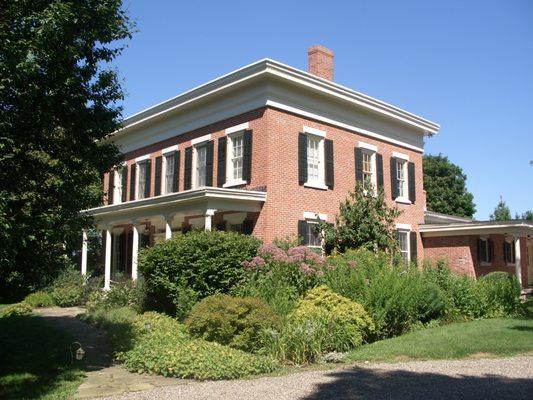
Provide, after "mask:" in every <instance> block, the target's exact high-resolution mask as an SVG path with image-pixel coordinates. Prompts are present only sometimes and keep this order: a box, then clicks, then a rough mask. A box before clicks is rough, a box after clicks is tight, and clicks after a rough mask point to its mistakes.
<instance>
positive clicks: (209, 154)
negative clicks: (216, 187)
mask: <svg viewBox="0 0 533 400" xmlns="http://www.w3.org/2000/svg"><path fill="white" fill-rule="evenodd" d="M206 147H207V148H206V150H205V158H206V160H205V186H213V141H212V140H210V141H209V142H207V145H206Z"/></svg>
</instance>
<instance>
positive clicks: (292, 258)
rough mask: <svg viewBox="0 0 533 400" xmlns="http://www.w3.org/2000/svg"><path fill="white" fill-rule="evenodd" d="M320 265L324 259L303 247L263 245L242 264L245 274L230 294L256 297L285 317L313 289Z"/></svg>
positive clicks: (316, 281) (319, 273) (318, 275)
mask: <svg viewBox="0 0 533 400" xmlns="http://www.w3.org/2000/svg"><path fill="white" fill-rule="evenodd" d="M323 264H324V259H323V258H322V257H321V256H319V255H318V254H316V253H315V252H313V251H312V250H310V249H309V248H307V247H306V246H296V247H290V248H287V250H284V249H283V248H280V247H278V246H276V245H275V244H266V245H263V246H261V247H260V248H259V251H258V255H257V256H256V257H254V258H253V259H252V260H251V261H244V262H243V265H244V267H245V268H246V275H245V278H244V280H243V282H242V283H241V284H240V285H239V286H238V287H236V288H235V289H234V290H233V293H234V294H236V295H238V296H251V297H257V298H259V299H261V300H263V301H264V302H265V303H267V304H268V305H269V306H270V307H271V308H272V309H273V310H274V311H275V312H276V313H277V314H278V315H280V316H282V317H285V316H286V315H288V314H289V312H290V311H291V310H292V309H293V307H294V304H295V302H296V300H297V299H298V298H299V297H300V296H302V295H304V294H305V292H307V290H309V289H310V288H312V287H314V286H316V284H317V283H318V279H319V277H320V275H321V274H322V266H323Z"/></svg>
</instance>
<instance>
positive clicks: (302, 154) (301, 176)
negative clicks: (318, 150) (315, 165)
mask: <svg viewBox="0 0 533 400" xmlns="http://www.w3.org/2000/svg"><path fill="white" fill-rule="evenodd" d="M298 182H299V183H300V185H303V184H304V183H305V182H307V135H306V134H305V133H299V134H298Z"/></svg>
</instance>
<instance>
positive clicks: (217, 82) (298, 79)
mask: <svg viewBox="0 0 533 400" xmlns="http://www.w3.org/2000/svg"><path fill="white" fill-rule="evenodd" d="M264 74H270V75H277V76H278V77H281V78H283V79H286V80H290V81H292V82H294V83H296V84H298V85H300V86H306V87H308V88H311V89H314V90H316V91H319V92H322V93H324V94H328V95H332V96H335V97H337V98H342V99H344V100H346V101H349V102H351V103H352V104H354V105H357V106H359V107H363V108H366V109H368V110H372V111H374V112H378V113H380V114H383V115H387V116H389V117H391V118H393V119H397V120H400V121H402V122H404V123H407V124H409V125H412V126H414V127H416V128H417V129H419V130H421V131H422V132H423V133H424V134H435V133H437V132H438V130H439V125H438V124H436V123H434V122H431V121H429V120H426V119H424V118H422V117H419V116H417V115H415V114H411V113H409V112H407V111H404V110H402V109H400V108H398V107H395V106H392V105H390V104H387V103H385V102H382V101H380V100H377V99H374V98H372V97H370V96H367V95H364V94H362V93H359V92H356V91H354V90H352V89H349V88H346V87H344V86H341V85H338V84H336V83H333V82H330V81H327V80H325V79H322V78H319V77H317V76H314V75H312V74H309V73H307V72H304V71H301V70H298V69H296V68H293V67H290V66H287V65H284V64H282V63H280V62H277V61H274V60H270V59H263V60H260V61H257V62H255V63H252V64H250V65H248V66H245V67H243V68H240V69H238V70H236V71H233V72H230V73H229V74H226V75H223V76H221V77H220V78H216V79H214V80H212V81H210V82H207V83H205V84H203V85H201V86H198V87H196V88H193V89H191V90H189V91H187V92H185V93H183V94H181V95H178V96H176V97H173V98H171V99H169V100H166V101H164V102H162V103H159V104H157V105H155V106H153V107H150V108H148V109H145V110H143V111H141V112H139V113H136V114H134V115H132V116H130V117H128V118H126V119H125V121H124V128H122V129H121V130H119V131H116V132H114V133H113V134H112V135H111V136H113V135H116V134H120V133H121V132H124V131H126V130H128V129H129V128H131V127H133V126H135V125H137V124H139V123H142V122H145V121H147V120H148V119H153V118H156V117H158V116H161V115H162V114H165V113H168V112H170V111H172V110H175V109H177V108H179V107H183V106H185V105H188V104H190V103H192V102H196V101H199V100H201V99H203V98H204V97H206V96H210V95H213V94H215V93H217V92H220V91H222V90H225V89H228V88H230V87H232V86H236V85H239V84H242V83H243V82H245V81H248V80H251V79H253V78H256V77H257V76H259V75H264Z"/></svg>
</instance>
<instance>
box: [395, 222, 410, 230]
mask: <svg viewBox="0 0 533 400" xmlns="http://www.w3.org/2000/svg"><path fill="white" fill-rule="evenodd" d="M396 229H401V230H404V231H410V230H411V225H410V224H400V223H398V224H396Z"/></svg>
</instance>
